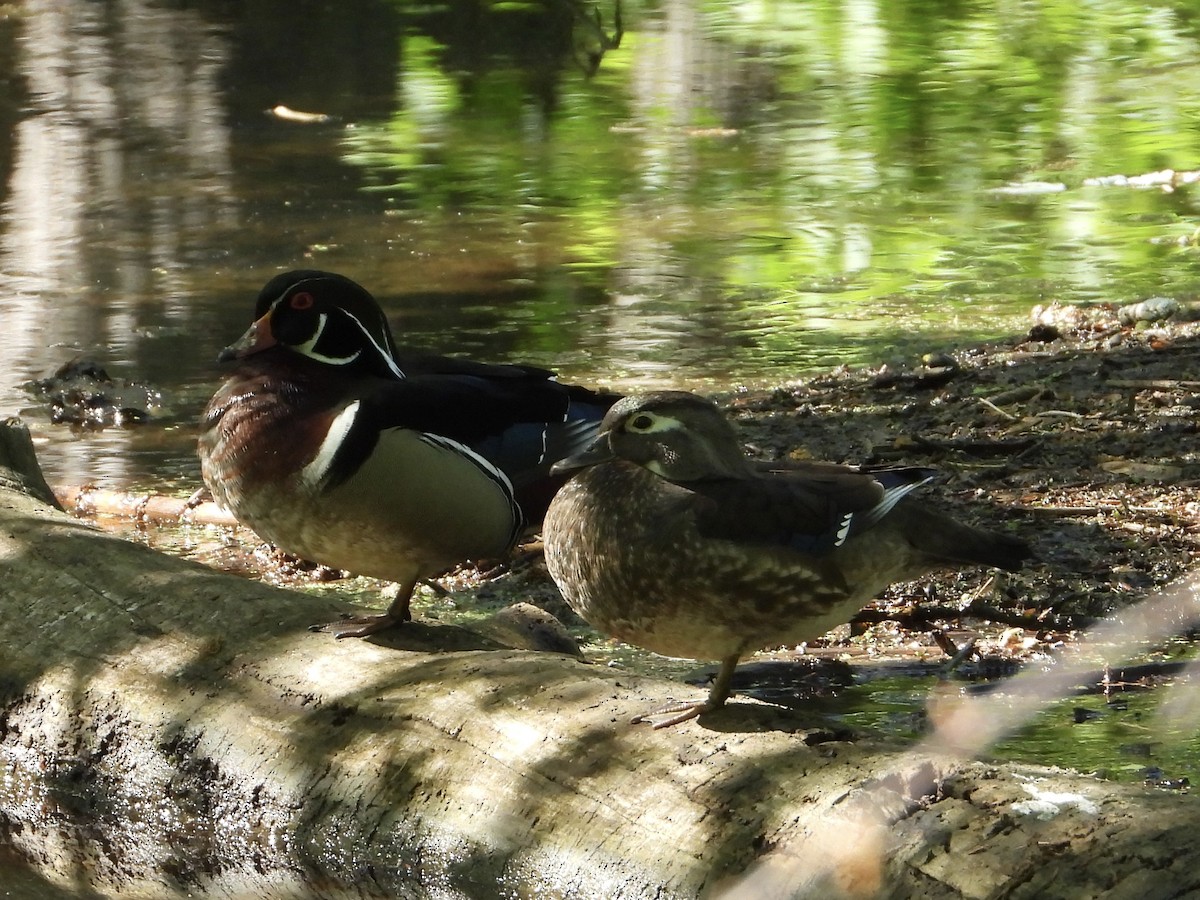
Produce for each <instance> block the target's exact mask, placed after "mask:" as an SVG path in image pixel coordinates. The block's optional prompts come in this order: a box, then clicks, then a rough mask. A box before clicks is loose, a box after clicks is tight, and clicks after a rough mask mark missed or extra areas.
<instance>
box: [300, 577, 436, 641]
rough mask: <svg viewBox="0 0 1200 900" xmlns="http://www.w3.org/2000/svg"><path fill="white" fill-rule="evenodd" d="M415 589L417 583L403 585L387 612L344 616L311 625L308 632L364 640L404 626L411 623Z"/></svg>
mask: <svg viewBox="0 0 1200 900" xmlns="http://www.w3.org/2000/svg"><path fill="white" fill-rule="evenodd" d="M415 587H416V582H415V581H414V582H412V583H409V584H402V585H401V586H400V591H399V593H398V594H397V595H396V599H395V600H393V601H392V605H391V606H389V607H388V608H387V611H386V612H382V613H374V614H372V615H362V616H351V615H344V616H342V617H341V618H340V619H338V620H337V621H336V622H326V623H325V624H323V625H310V626H309V627H308V630H309V631H319V632H322V633H324V634H332V635H333V636H334V637H335V638H351V637H356V638H364V637H369V636H370V635H372V634H379V632H381V631H386V630H388V629H389V628H395V627H397V626H398V625H403V624H404V623H405V622H411V621H412V610H411V609H409V601H411V600H412V592H413V589H414V588H415Z"/></svg>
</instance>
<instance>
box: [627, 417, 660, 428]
mask: <svg viewBox="0 0 1200 900" xmlns="http://www.w3.org/2000/svg"><path fill="white" fill-rule="evenodd" d="M654 424H655V420H654V416H652V415H649V414H648V413H639V414H638V415H636V416H634V417H633V418H632V419H630V420H629V430H630V431H643V432H644V431H653V430H654Z"/></svg>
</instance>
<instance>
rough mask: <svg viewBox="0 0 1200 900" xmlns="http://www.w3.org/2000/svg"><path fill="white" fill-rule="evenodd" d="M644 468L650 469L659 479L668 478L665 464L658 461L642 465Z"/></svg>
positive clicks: (652, 460)
mask: <svg viewBox="0 0 1200 900" xmlns="http://www.w3.org/2000/svg"><path fill="white" fill-rule="evenodd" d="M642 467H643V468H646V469H649V470H650V471H651V472H653V473H654V474H655V475H657V476H658V477H659V478H666V477H667V470H666V469H664V468H663V464H662V463H660V462H659V461H658V460H657V459H651V460H648V461H647V462H645V463H643V464H642Z"/></svg>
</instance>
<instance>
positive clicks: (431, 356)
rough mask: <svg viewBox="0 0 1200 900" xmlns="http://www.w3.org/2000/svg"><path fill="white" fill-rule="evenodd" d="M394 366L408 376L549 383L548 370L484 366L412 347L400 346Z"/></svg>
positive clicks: (494, 365)
mask: <svg viewBox="0 0 1200 900" xmlns="http://www.w3.org/2000/svg"><path fill="white" fill-rule="evenodd" d="M395 360H396V365H397V366H399V367H400V370H401V371H402V372H403V373H404V374H405V375H407V376H409V377H416V376H419V375H469V376H473V377H475V378H483V379H486V380H489V381H491V380H496V381H509V382H512V381H523V382H526V383H528V382H534V381H550V380H552V379H553V378H554V373H553V372H552V371H550V370H549V369H542V368H538V367H537V366H527V365H522V364H508V363H486V362H479V361H477V360H474V359H464V358H462V357H458V356H440V355H438V354H436V353H427V352H425V351H424V350H418V349H415V348H412V347H400V348H398V349H397V350H396V354H395Z"/></svg>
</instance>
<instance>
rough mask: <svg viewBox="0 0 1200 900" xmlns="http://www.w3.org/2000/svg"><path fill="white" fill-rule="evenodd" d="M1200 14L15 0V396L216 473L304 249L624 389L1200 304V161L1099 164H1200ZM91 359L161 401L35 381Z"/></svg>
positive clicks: (164, 484)
mask: <svg viewBox="0 0 1200 900" xmlns="http://www.w3.org/2000/svg"><path fill="white" fill-rule="evenodd" d="M1077 7H1078V8H1077ZM1198 10H1200V5H1197V4H1187V3H1183V4H1174V5H1157V4H1151V5H1147V6H1139V7H1137V8H1130V7H1129V6H1128V5H1127V4H1121V3H1119V2H1103V0H1102V2H1099V3H1093V4H1088V5H1087V6H1086V8H1084V7H1082V6H1078V5H1077V4H1072V3H1051V2H1045V3H1029V4H1021V5H1018V6H1015V7H1014V6H1013V5H1011V4H994V5H989V4H972V5H965V4H949V5H946V6H945V7H944V8H943V7H939V6H934V7H927V6H926V5H921V4H911V5H910V4H887V3H878V2H871V0H859V2H852V3H841V2H820V0H812V2H794V0H788V2H745V3H729V2H718V0H711V2H701V3H697V2H692V0H664V2H660V3H646V2H636V0H635V2H628V0H627V2H625V3H624V4H622V6H621V8H620V14H619V24H620V27H619V29H618V13H617V8H616V6H615V5H613V6H610V5H607V4H606V3H605V2H600V3H598V4H597V5H595V6H593V5H592V4H590V3H583V2H582V0H579V2H576V0H552V2H550V0H547V2H546V3H526V4H521V3H518V4H496V5H492V4H479V3H472V2H469V0H465V2H461V3H458V2H447V3H443V4H438V3H433V4H413V3H407V2H401V0H394V2H384V0H364V2H361V3H354V4H341V3H332V2H331V3H324V4H322V3H306V4H302V5H299V4H293V3H289V2H282V0H277V2H265V3H257V4H252V5H248V6H243V5H241V4H227V3H219V2H211V3H203V2H202V3H189V4H175V3H167V2H163V3H157V4H154V3H146V2H137V0H127V2H110V3H94V2H84V0H74V2H73V0H55V2H49V0H30V2H28V3H25V4H22V5H20V6H4V7H0V14H3V15H4V18H3V20H0V74H2V77H0V176H2V177H0V190H2V191H3V196H2V201H3V204H2V207H0V271H2V272H3V274H4V279H5V290H4V291H3V293H2V294H0V412H2V413H4V414H13V413H19V414H21V415H22V416H23V417H25V418H26V419H27V420H28V421H29V422H30V423H31V424H32V425H33V427H34V428H35V430H36V432H37V435H38V437H39V439H40V440H41V441H42V444H43V446H42V458H43V461H44V464H45V467H46V469H47V470H48V475H49V478H50V480H51V482H52V483H65V484H71V483H78V482H81V481H97V482H100V483H102V484H105V485H108V486H113V487H120V486H123V485H127V484H129V483H139V484H143V485H152V486H155V487H159V488H166V489H169V488H171V487H172V486H174V487H177V488H178V489H180V490H182V489H186V488H187V486H189V485H194V484H195V481H196V465H195V463H194V461H193V459H192V455H191V450H190V445H191V440H192V432H191V423H192V421H193V420H194V418H195V416H196V414H197V412H198V410H199V409H200V407H201V405H202V404H203V401H204V399H205V397H206V396H207V394H209V393H211V391H212V389H213V386H214V384H215V382H216V380H217V379H218V378H219V373H218V371H217V369H216V367H215V365H214V363H213V359H214V356H215V354H216V352H217V351H218V349H219V348H220V347H221V346H222V345H224V344H225V343H227V342H228V341H230V340H231V339H232V338H233V337H235V336H236V335H237V334H239V333H240V332H241V330H242V329H243V327H244V326H245V325H246V324H247V321H248V318H249V312H250V309H251V303H252V300H253V297H254V295H255V293H256V292H257V290H258V288H259V287H260V286H261V285H262V284H263V283H264V282H265V281H266V280H267V279H268V278H269V277H270V276H271V275H273V274H275V273H276V272H277V271H279V270H281V269H285V268H293V267H299V266H304V267H320V268H327V269H331V270H336V271H340V272H344V273H346V274H349V275H351V276H352V277H354V278H356V279H357V280H359V281H361V282H362V283H363V284H365V285H366V286H368V287H369V288H370V289H372V290H373V291H374V292H375V293H376V294H377V295H378V296H379V297H380V299H381V300H382V301H383V303H384V305H385V307H386V309H387V311H388V313H389V314H390V315H391V317H392V320H393V322H394V323H395V325H396V327H397V329H398V331H399V332H400V335H401V338H402V340H404V341H406V342H409V343H413V344H417V345H424V346H427V347H429V348H435V349H438V350H441V351H444V352H452V353H465V354H471V355H474V356H478V357H480V358H485V359H490V360H497V361H529V362H533V363H537V364H542V365H547V366H552V367H554V368H557V369H558V370H559V371H561V372H562V373H563V374H564V375H565V376H567V377H569V378H571V379H574V380H580V381H585V382H588V383H604V384H608V385H616V386H619V387H622V388H625V389H629V388H631V387H651V386H657V387H661V386H668V385H675V386H689V387H695V388H699V389H705V390H712V391H719V390H728V389H731V388H733V387H735V386H736V385H739V384H767V383H772V382H779V381H783V380H786V379H789V378H794V377H797V376H799V375H802V374H805V373H809V372H812V371H814V370H819V369H824V368H829V367H832V366H835V365H838V364H842V363H850V364H863V363H875V362H881V361H886V360H889V359H896V358H912V357H913V356H914V355H917V354H919V353H921V352H925V351H927V350H931V349H935V350H944V349H953V348H954V347H955V346H958V345H960V344H962V343H964V342H969V341H974V340H977V339H980V338H989V337H999V336H1007V335H1014V334H1019V333H1021V332H1022V331H1023V329H1024V328H1025V327H1027V316H1028V312H1029V310H1030V308H1031V307H1032V306H1034V305H1035V304H1038V303H1045V302H1049V301H1060V302H1065V303H1087V302H1097V301H1106V302H1107V301H1118V302H1119V301H1126V300H1133V299H1139V298H1143V297H1146V296H1151V295H1157V294H1165V295H1168V296H1173V297H1176V298H1178V299H1183V300H1187V299H1189V298H1190V297H1191V296H1192V295H1193V294H1194V293H1196V284H1197V280H1198V279H1197V275H1196V271H1197V267H1196V265H1195V258H1196V252H1197V251H1196V249H1195V248H1194V246H1193V245H1192V243H1191V236H1192V234H1193V231H1194V230H1195V227H1196V224H1197V219H1196V210H1195V206H1196V202H1195V189H1194V188H1192V187H1189V186H1182V187H1180V188H1179V189H1177V190H1173V191H1168V190H1163V189H1162V188H1161V187H1147V188H1138V187H1131V186H1129V185H1126V184H1120V183H1116V184H1111V183H1102V184H1088V183H1087V182H1088V181H1089V179H1095V178H1106V177H1109V176H1114V175H1127V176H1133V175H1140V174H1144V173H1148V172H1153V171H1159V170H1162V169H1166V168H1171V169H1175V170H1179V171H1189V170H1193V169H1195V168H1196V167H1198V166H1200V146H1198V144H1200V140H1198V138H1197V130H1196V122H1197V121H1198V116H1200V71H1198V69H1200V46H1198V44H1200V34H1198V33H1197V21H1200V19H1198V17H1197V15H1196V13H1197V11H1198ZM280 106H283V107H286V108H287V109H288V110H294V111H297V112H299V113H306V114H309V115H307V116H294V115H290V114H287V113H286V112H283V114H282V115H281V114H280V112H278V111H277V112H268V111H271V110H276V108H277V107H280ZM1031 185H1032V187H1030V186H1031ZM1014 186H1017V187H1016V188H1015V189H1014ZM1039 186H1041V187H1039ZM79 354H84V355H87V356H90V357H94V358H96V359H97V360H98V361H99V362H100V363H101V364H102V365H104V366H105V368H106V369H107V370H108V371H109V373H110V374H111V375H113V376H114V377H120V378H126V379H132V380H137V381H140V382H145V383H147V384H148V385H150V386H151V387H152V388H153V389H155V390H157V391H160V392H161V395H162V401H161V407H160V408H157V409H154V410H152V412H154V413H155V414H156V422H155V423H154V424H153V425H152V426H150V427H143V428H140V429H126V430H120V429H117V430H111V431H107V432H104V433H100V434H87V435H82V436H79V435H73V434H71V433H70V432H69V431H68V430H67V429H64V428H54V427H51V426H50V425H49V422H48V418H47V414H46V413H45V411H44V410H43V409H41V408H40V407H39V406H38V405H37V404H36V403H34V402H33V401H32V400H31V398H30V396H29V394H28V391H27V390H26V389H25V385H26V383H27V382H28V381H29V380H31V379H35V378H41V377H44V376H46V375H47V374H49V373H50V372H52V371H54V369H55V368H57V367H58V366H59V365H61V364H62V363H64V362H66V361H68V360H70V359H71V358H73V357H74V356H76V355H79Z"/></svg>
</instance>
